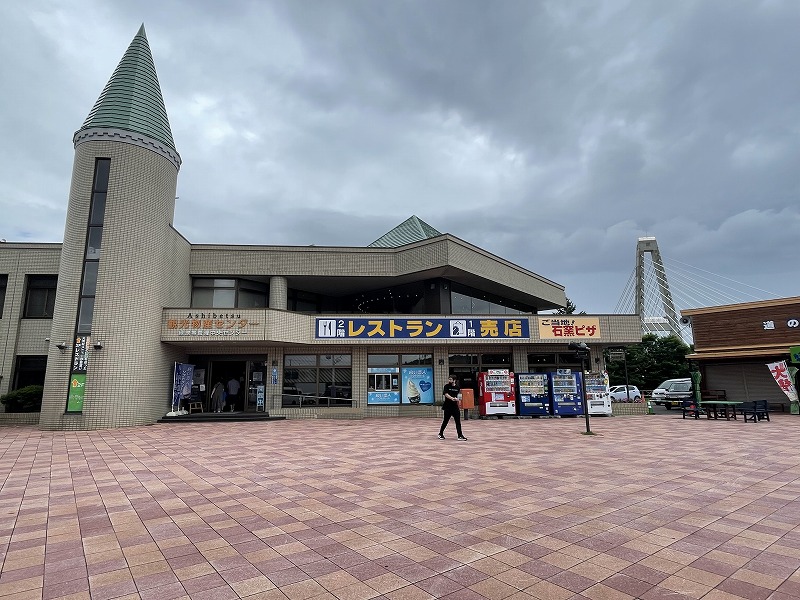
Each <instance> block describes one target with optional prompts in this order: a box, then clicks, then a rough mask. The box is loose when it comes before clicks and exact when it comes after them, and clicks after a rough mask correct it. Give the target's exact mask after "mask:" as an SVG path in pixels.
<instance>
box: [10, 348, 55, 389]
mask: <svg viewBox="0 0 800 600" xmlns="http://www.w3.org/2000/svg"><path fill="white" fill-rule="evenodd" d="M16 363H17V364H16V368H15V369H14V387H13V389H15V390H18V389H20V388H24V387H28V386H29V385H44V373H45V371H46V370H47V357H46V356H18V357H17V361H16Z"/></svg>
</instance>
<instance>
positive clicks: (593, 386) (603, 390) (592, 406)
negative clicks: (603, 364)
mask: <svg viewBox="0 0 800 600" xmlns="http://www.w3.org/2000/svg"><path fill="white" fill-rule="evenodd" d="M586 406H587V407H588V408H589V414H590V415H606V416H609V415H611V414H612V413H611V395H610V394H609V393H608V374H607V373H605V372H600V371H594V372H591V373H586Z"/></svg>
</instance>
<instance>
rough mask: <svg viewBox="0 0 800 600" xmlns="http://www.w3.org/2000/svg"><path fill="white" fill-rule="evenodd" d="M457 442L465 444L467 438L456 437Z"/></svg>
mask: <svg viewBox="0 0 800 600" xmlns="http://www.w3.org/2000/svg"><path fill="white" fill-rule="evenodd" d="M458 441H459V442H466V441H467V438H465V437H464V436H463V435H460V436H458Z"/></svg>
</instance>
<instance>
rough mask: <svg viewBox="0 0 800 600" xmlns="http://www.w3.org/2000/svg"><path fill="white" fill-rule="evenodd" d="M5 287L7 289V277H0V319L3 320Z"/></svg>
mask: <svg viewBox="0 0 800 600" xmlns="http://www.w3.org/2000/svg"><path fill="white" fill-rule="evenodd" d="M7 287H8V275H0V319H2V318H3V306H4V305H5V303H6V288H7Z"/></svg>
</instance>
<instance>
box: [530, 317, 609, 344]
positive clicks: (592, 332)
mask: <svg viewBox="0 0 800 600" xmlns="http://www.w3.org/2000/svg"><path fill="white" fill-rule="evenodd" d="M537 318H538V320H539V338H540V339H543V340H558V339H565V338H566V339H592V338H599V337H600V319H599V318H597V317H574V316H572V315H553V316H552V317H537Z"/></svg>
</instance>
